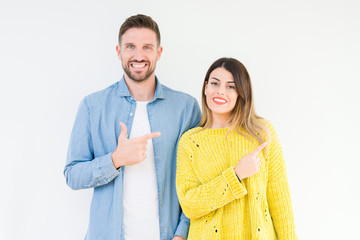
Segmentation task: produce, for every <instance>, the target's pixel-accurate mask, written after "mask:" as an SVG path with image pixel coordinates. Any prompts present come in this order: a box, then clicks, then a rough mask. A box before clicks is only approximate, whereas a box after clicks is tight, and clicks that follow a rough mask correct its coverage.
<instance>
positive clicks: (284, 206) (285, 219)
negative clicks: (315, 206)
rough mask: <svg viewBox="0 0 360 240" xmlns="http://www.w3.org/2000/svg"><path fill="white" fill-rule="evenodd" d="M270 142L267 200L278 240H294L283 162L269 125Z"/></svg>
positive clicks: (279, 148)
mask: <svg viewBox="0 0 360 240" xmlns="http://www.w3.org/2000/svg"><path fill="white" fill-rule="evenodd" d="M269 129H270V133H271V135H270V137H271V141H270V144H269V149H268V161H269V180H268V185H267V199H268V203H269V210H270V215H271V217H272V219H273V223H274V227H275V230H276V234H277V235H278V238H279V240H285V239H286V240H296V239H297V236H296V233H295V223H294V215H293V209H292V203H291V198H290V190H289V184H288V181H287V176H286V169H285V161H284V157H283V154H282V150H281V146H280V143H279V139H278V137H277V135H276V133H275V131H274V129H273V127H272V126H271V125H270V127H269Z"/></svg>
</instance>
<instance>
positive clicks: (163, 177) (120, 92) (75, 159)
mask: <svg viewBox="0 0 360 240" xmlns="http://www.w3.org/2000/svg"><path fill="white" fill-rule="evenodd" d="M135 108H136V101H135V99H134V98H133V97H132V96H131V94H130V92H129V89H128V87H127V85H126V82H125V81H124V78H122V79H121V81H119V82H116V83H115V84H113V85H111V86H110V87H108V88H106V89H104V90H102V91H99V92H96V93H93V94H91V95H89V96H87V97H85V98H84V99H83V100H82V102H81V103H80V106H79V109H78V113H77V116H76V120H75V124H74V127H73V131H72V134H71V138H70V144H69V149H68V155H67V161H66V166H65V170H64V175H65V178H66V183H67V184H68V185H69V186H70V187H71V188H72V189H84V188H94V193H93V198H92V202H91V206H90V222H89V228H88V231H87V234H86V237H85V239H88V240H95V239H97V240H100V239H105V240H112V239H114V240H115V239H116V240H119V239H124V227H123V206H122V199H123V172H124V168H126V166H123V167H121V168H120V169H118V170H117V169H116V168H115V167H114V165H113V163H112V159H111V153H112V152H113V151H114V150H115V149H116V147H117V141H118V137H119V134H120V131H121V127H120V125H119V122H124V123H125V125H126V127H127V129H128V135H129V136H130V132H131V126H132V121H133V116H134V112H135ZM147 111H148V116H149V122H150V128H151V132H157V131H159V132H161V136H160V137H157V138H153V139H152V141H153V147H154V160H155V168H156V177H157V186H158V199H159V218H160V236H161V240H169V239H172V238H173V236H174V235H179V236H182V237H183V238H187V233H188V228H189V219H188V218H186V217H185V215H184V214H183V213H182V211H181V208H180V205H179V200H178V197H177V194H176V188H175V173H176V149H177V144H178V140H179V138H180V136H181V135H182V134H183V133H184V132H185V131H187V130H188V129H191V128H194V127H196V126H197V125H198V124H199V121H200V109H199V105H198V103H197V101H196V100H195V98H193V97H191V96H190V95H187V94H185V93H181V92H178V91H174V90H172V89H170V88H168V87H166V86H164V85H161V84H160V83H159V81H158V79H157V78H156V91H155V95H154V99H153V100H152V101H150V102H149V103H148V104H147ZM143 197H144V198H146V196H143ZM141 230H142V229H139V231H141ZM144 236H145V238H146V233H144Z"/></svg>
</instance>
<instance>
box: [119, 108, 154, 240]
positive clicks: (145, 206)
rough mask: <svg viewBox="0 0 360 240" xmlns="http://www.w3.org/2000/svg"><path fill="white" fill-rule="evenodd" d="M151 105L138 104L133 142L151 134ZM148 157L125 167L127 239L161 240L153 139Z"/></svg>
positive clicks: (133, 126) (148, 146)
mask: <svg viewBox="0 0 360 240" xmlns="http://www.w3.org/2000/svg"><path fill="white" fill-rule="evenodd" d="M147 103H148V102H136V110H135V114H134V116H133V117H134V120H133V124H132V127H131V133H130V139H131V138H135V137H140V136H143V135H145V134H148V133H150V132H151V130H150V124H149V118H148V114H147V108H146V105H147ZM146 156H147V158H146V159H145V160H144V161H143V162H141V163H139V164H136V165H131V166H125V167H124V185H123V186H124V195H123V196H124V197H123V206H124V233H125V239H126V240H138V239H139V240H143V239H154V240H156V239H160V226H159V205H158V202H159V200H158V189H157V182H156V172H155V162H154V150H153V144H152V140H148V144H147V147H146Z"/></svg>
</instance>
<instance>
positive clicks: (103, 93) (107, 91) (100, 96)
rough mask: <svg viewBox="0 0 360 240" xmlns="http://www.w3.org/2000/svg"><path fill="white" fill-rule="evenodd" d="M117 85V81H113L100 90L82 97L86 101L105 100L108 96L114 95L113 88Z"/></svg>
mask: <svg viewBox="0 0 360 240" xmlns="http://www.w3.org/2000/svg"><path fill="white" fill-rule="evenodd" d="M118 85H119V82H115V83H113V84H111V85H110V86H108V87H106V88H104V89H102V90H99V91H96V92H93V93H90V94H88V95H87V96H85V97H84V99H85V101H87V102H93V101H96V102H98V101H104V100H107V99H108V98H109V97H113V96H114V95H115V89H116V88H117V87H118Z"/></svg>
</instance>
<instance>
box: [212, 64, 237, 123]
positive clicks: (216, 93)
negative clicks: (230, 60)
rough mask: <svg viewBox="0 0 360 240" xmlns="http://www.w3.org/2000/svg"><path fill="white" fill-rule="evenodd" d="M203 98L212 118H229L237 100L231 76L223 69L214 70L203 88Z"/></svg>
mask: <svg viewBox="0 0 360 240" xmlns="http://www.w3.org/2000/svg"><path fill="white" fill-rule="evenodd" d="M205 96H206V103H207V105H208V107H209V108H210V110H211V112H212V114H213V116H214V117H215V115H218V116H223V117H224V116H227V117H230V115H231V112H232V110H233V109H234V107H235V104H236V100H237V98H238V93H237V91H236V87H235V82H234V78H233V76H232V74H231V73H230V72H229V71H227V70H226V69H225V68H216V69H214V70H213V71H212V72H211V73H210V77H209V80H208V82H207V84H206V86H205Z"/></svg>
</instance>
